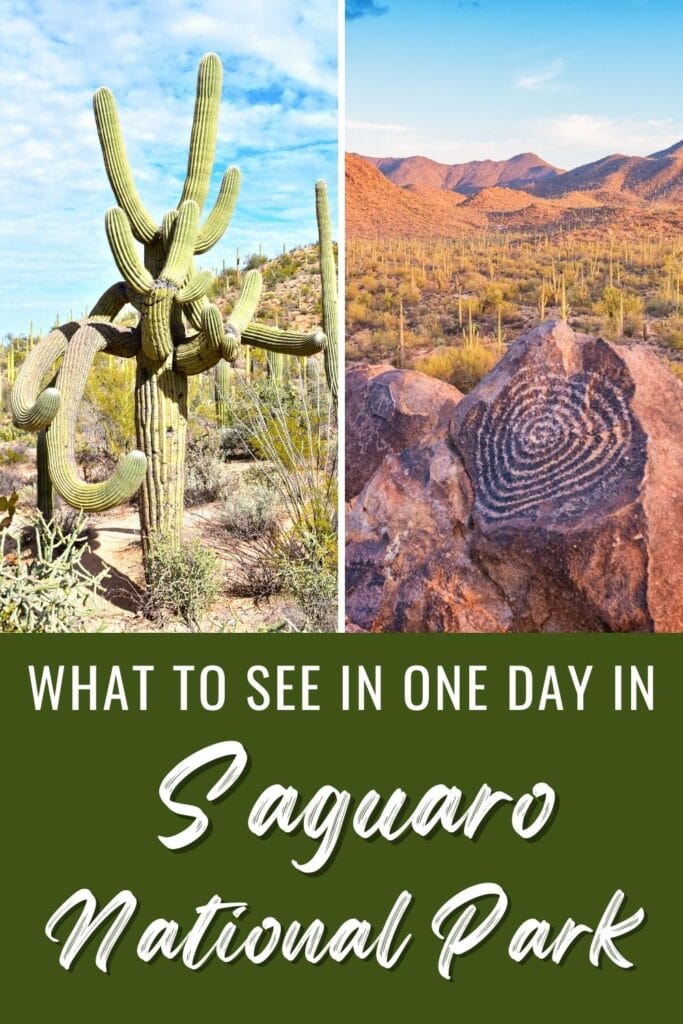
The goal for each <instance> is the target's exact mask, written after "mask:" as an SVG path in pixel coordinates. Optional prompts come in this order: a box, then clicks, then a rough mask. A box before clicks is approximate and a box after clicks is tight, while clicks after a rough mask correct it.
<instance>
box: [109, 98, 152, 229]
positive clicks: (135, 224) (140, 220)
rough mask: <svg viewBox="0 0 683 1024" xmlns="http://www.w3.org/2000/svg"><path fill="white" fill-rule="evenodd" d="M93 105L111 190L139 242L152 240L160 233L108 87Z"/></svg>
mask: <svg viewBox="0 0 683 1024" xmlns="http://www.w3.org/2000/svg"><path fill="white" fill-rule="evenodd" d="M93 109H94V111H95V124H96V125H97V134H98V136H99V139H100V146H101V148H102V155H103V156H104V167H105V170H106V172H107V177H108V178H109V184H110V185H111V189H112V192H113V193H114V195H115V196H116V201H117V203H118V204H119V206H120V207H122V209H123V210H124V212H125V214H126V217H127V218H128V221H129V223H130V226H131V229H132V231H133V234H134V235H135V237H136V238H137V240H138V242H152V241H153V240H154V238H155V236H156V235H157V226H156V224H155V223H154V221H153V220H152V218H151V217H150V215H149V214H148V213H147V210H146V209H145V208H144V206H143V205H142V200H141V199H140V196H139V195H138V191H137V189H136V187H135V182H134V181H133V175H132V174H131V170H130V165H129V163H128V157H127V156H126V147H125V145H124V143H123V135H122V134H121V125H120V124H119V115H118V111H117V109H116V101H115V99H114V97H113V95H112V94H111V92H110V91H109V89H106V88H102V89H98V90H97V92H96V93H95V95H94V97H93Z"/></svg>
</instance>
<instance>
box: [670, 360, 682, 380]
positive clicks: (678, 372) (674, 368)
mask: <svg viewBox="0 0 683 1024" xmlns="http://www.w3.org/2000/svg"><path fill="white" fill-rule="evenodd" d="M668 366H669V369H670V370H671V372H672V373H673V375H674V377H677V378H678V379H679V380H681V381H683V363H675V362H673V360H671V359H669V360H668Z"/></svg>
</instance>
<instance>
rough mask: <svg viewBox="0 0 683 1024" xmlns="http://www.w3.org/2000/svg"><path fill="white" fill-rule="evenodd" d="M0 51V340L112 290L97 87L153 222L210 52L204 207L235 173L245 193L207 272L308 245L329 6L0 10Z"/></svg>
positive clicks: (14, 0) (162, 0) (169, 195)
mask: <svg viewBox="0 0 683 1024" xmlns="http://www.w3.org/2000/svg"><path fill="white" fill-rule="evenodd" d="M0 38H1V39H2V48H1V50H0V53H1V54H2V59H1V60H0V150H1V152H0V195H1V196H2V200H1V202H2V205H3V209H2V216H0V233H1V237H0V261H1V263H2V266H1V268H0V274H1V277H2V285H3V286H2V289H1V292H0V296H1V297H0V336H4V335H5V334H6V333H7V332H10V331H12V332H25V331H27V330H28V327H29V322H30V321H31V320H33V322H34V326H35V328H36V329H39V328H41V327H42V328H43V329H47V328H48V327H49V326H51V324H52V323H53V322H54V319H55V316H56V315H57V314H58V313H59V315H60V317H61V318H62V319H66V318H67V317H68V316H69V313H70V310H73V313H74V315H75V316H80V315H82V313H83V311H84V310H85V309H86V308H87V307H88V306H89V305H91V304H92V303H93V302H94V301H95V300H96V299H97V297H98V296H99V294H100V293H101V292H102V291H103V290H104V289H105V288H106V287H107V286H108V285H110V284H111V283H113V281H114V280H116V279H117V277H118V273H117V271H116V268H115V266H114V262H113V259H112V257H111V255H110V252H109V249H108V246H107V242H106V239H105V235H104V214H105V211H106V210H107V208H108V207H110V206H112V205H114V201H113V197H112V194H111V190H110V188H109V184H108V182H107V179H106V175H105V172H104V168H103V166H102V159H101V156H100V152H99V145H98V142H97V134H96V131H95V124H94V120H93V114H92V94H93V92H94V91H95V89H97V88H98V87H99V86H101V85H107V86H109V88H110V89H111V90H112V91H113V93H114V95H115V96H116V99H117V102H118V105H119V113H120V116H121V121H122V125H123V131H124V135H125V138H126V144H127V148H128V154H129V158H130V160H131V163H132V166H133V170H134V175H135V179H136V182H137V184H138V189H139V191H140V193H141V195H142V198H143V201H144V202H145V203H146V205H147V207H148V209H149V210H150V212H151V213H152V214H153V216H155V217H156V218H157V219H159V218H160V217H161V215H162V214H163V213H164V212H165V211H166V210H168V209H171V208H174V207H175V206H176V203H177V201H178V198H179V196H180V190H181V188H182V182H183V179H184V173H185V167H186V162H187V144H188V140H189V133H190V126H191V121H192V109H193V104H194V87H195V79H196V69H197V64H198V61H199V59H200V57H201V56H202V54H203V53H205V52H207V51H209V50H213V51H215V52H216V53H218V54H219V56H220V57H221V59H222V61H223V68H224V81H223V105H222V110H221V119H220V136H219V141H218V146H217V153H216V164H215V170H214V191H213V194H214V195H215V192H216V190H217V187H218V184H219V181H220V178H221V176H222V173H223V171H224V170H225V168H226V167H227V166H228V165H230V164H233V163H236V164H237V165H238V166H239V167H240V170H241V171H242V175H243V184H242V189H241V192H240V198H239V200H238V206H237V210H236V212H235V215H234V216H233V220H232V222H231V225H230V228H229V229H228V232H227V235H226V236H224V238H223V240H222V241H221V242H219V243H218V245H217V246H216V247H215V249H213V250H212V251H211V252H210V253H207V255H206V256H205V257H202V265H203V266H206V267H209V268H210V267H213V266H220V265H221V262H222V261H223V259H225V260H226V262H227V263H228V264H231V263H233V262H234V256H235V247H236V246H237V245H239V247H240V249H241V252H242V253H248V252H253V251H256V250H257V249H258V246H259V243H261V244H262V245H263V248H264V251H265V252H266V253H271V254H272V253H276V252H278V251H280V250H281V248H282V245H283V244H286V245H287V247H290V246H294V245H296V244H299V243H302V242H310V241H313V240H314V238H315V208H314V192H313V186H314V182H315V180H316V178H319V177H325V178H327V180H328V182H329V184H330V191H331V194H332V195H333V197H334V196H336V160H337V153H336V148H337V147H336V137H337V123H336V118H337V110H336V105H337V101H336V90H337V74H336V53H337V6H336V0H295V2H293V0H248V2H246V3H245V2H244V0H239V2H237V0H195V2H193V0H135V2H131V0H0ZM211 199H212V196H210V201H211Z"/></svg>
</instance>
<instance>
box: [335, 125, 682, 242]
mask: <svg viewBox="0 0 683 1024" xmlns="http://www.w3.org/2000/svg"><path fill="white" fill-rule="evenodd" d="M346 188H347V211H348V213H347V223H348V232H349V235H350V237H352V238H353V237H356V238H363V237H374V236H385V237H396V236H412V237H443V236H453V235H454V234H458V233H460V232H462V231H467V230H468V229H470V228H479V227H482V226H486V225H487V224H489V223H493V224H495V225H496V226H497V227H505V228H515V229H519V228H524V227H533V228H535V227H543V226H546V225H557V224H560V223H561V222H563V221H566V220H567V219H572V218H574V219H575V217H576V215H577V211H578V216H579V218H580V219H581V220H582V221H583V220H586V219H587V222H591V223H592V222H595V218H596V216H597V217H598V220H599V223H601V224H603V225H604V224H605V223H611V222H615V223H616V222H618V221H619V220H623V218H624V217H626V218H628V219H629V220H630V219H632V218H635V219H638V220H640V219H642V218H643V217H648V216H649V214H650V212H651V211H655V212H656V214H657V216H658V217H661V218H664V220H666V221H667V222H671V220H672V217H673V221H675V222H676V226H678V221H679V220H680V210H681V205H682V204H683V142H678V143H676V144H674V145H673V146H670V147H669V148H668V149H664V150H661V151H659V152H657V153H652V154H650V155H649V156H644V157H639V156H623V155H621V154H613V155H611V156H606V157H604V158H603V159H601V160H596V161H594V162H592V163H589V164H584V165H582V166H581V167H576V168H574V169H573V170H569V171H562V170H560V169H559V168H557V167H553V166H552V164H549V163H547V162H546V161H544V160H542V159H541V158H540V157H538V156H536V155H535V154H534V153H523V154H520V155H519V156H515V157H512V158H511V159H510V160H498V161H496V160H474V161H471V162H469V163H465V164H441V163H438V162H437V161H435V160H429V159H427V158H426V157H407V158H396V159H393V158H385V157H361V156H358V155H357V154H350V155H349V156H348V157H347V181H346ZM596 223H597V222H596Z"/></svg>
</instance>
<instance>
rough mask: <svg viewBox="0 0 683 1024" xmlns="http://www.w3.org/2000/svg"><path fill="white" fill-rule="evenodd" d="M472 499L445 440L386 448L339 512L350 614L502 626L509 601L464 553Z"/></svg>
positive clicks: (358, 619)
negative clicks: (344, 511) (342, 513)
mask: <svg viewBox="0 0 683 1024" xmlns="http://www.w3.org/2000/svg"><path fill="white" fill-rule="evenodd" d="M471 507H472V488H471V486H470V481H469V478H468V476H467V473H466V472H465V469H464V466H463V464H462V462H461V460H460V458H459V457H458V456H457V455H456V454H455V453H454V452H453V451H452V450H451V449H450V448H449V446H448V445H447V444H446V442H445V441H443V440H441V441H437V442H436V443H435V444H434V445H431V446H428V447H424V448H410V449H408V450H407V451H405V452H401V453H399V454H391V455H388V456H387V457H386V458H385V459H384V461H383V462H382V465H381V466H380V468H379V469H378V470H377V472H376V473H375V474H374V476H373V477H372V479H371V480H370V481H369V482H368V484H367V485H366V487H365V488H364V490H363V491H362V493H361V494H360V495H359V496H358V497H357V498H356V500H355V501H353V502H352V503H351V505H350V508H349V514H348V516H347V525H346V541H347V569H346V594H347V596H346V614H347V618H348V620H349V622H350V623H352V624H353V625H354V626H356V627H360V628H361V629H364V630H370V631H375V632H382V633H384V632H445V633H491V632H497V631H498V630H500V629H506V628H510V627H511V624H512V614H511V611H510V609H509V607H508V606H507V605H506V603H505V602H504V600H502V599H501V595H500V592H499V590H498V588H497V587H496V586H495V585H494V584H493V583H491V581H490V580H488V579H487V578H486V576H485V574H484V573H482V572H481V570H480V569H479V568H478V567H477V566H476V565H475V564H474V563H473V562H472V560H471V558H470V556H469V552H468V519H469V514H470V510H471Z"/></svg>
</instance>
